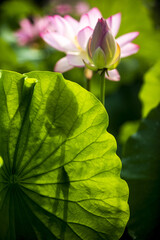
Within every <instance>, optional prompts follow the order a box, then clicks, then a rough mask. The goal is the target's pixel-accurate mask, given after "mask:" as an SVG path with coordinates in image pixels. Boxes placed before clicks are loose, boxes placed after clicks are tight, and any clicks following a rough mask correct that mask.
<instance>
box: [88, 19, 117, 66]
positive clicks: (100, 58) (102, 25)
mask: <svg viewBox="0 0 160 240" xmlns="http://www.w3.org/2000/svg"><path fill="white" fill-rule="evenodd" d="M87 53H88V59H89V64H87V63H85V64H86V66H87V67H88V68H89V69H91V70H100V69H101V70H102V69H114V68H116V67H117V65H118V63H119V60H120V47H119V45H118V44H117V43H116V41H115V38H114V36H113V35H112V33H111V30H110V28H109V27H108V24H107V22H106V20H104V19H103V18H101V19H98V22H97V24H96V26H95V29H94V31H93V34H92V36H91V37H90V38H89V41H88V45H87Z"/></svg>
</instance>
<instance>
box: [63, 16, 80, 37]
mask: <svg viewBox="0 0 160 240" xmlns="http://www.w3.org/2000/svg"><path fill="white" fill-rule="evenodd" d="M64 19H65V20H66V21H67V22H68V23H69V24H70V26H72V28H73V30H74V32H75V33H76V32H77V30H78V21H77V20H76V19H74V18H72V17H71V16H69V15H66V16H64Z"/></svg>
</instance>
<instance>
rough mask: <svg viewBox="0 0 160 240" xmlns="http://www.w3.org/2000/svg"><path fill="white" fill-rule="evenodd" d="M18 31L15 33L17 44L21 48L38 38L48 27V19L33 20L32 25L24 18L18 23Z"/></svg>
mask: <svg viewBox="0 0 160 240" xmlns="http://www.w3.org/2000/svg"><path fill="white" fill-rule="evenodd" d="M20 27H21V28H20V29H19V30H18V31H17V32H15V36H16V37H17V41H18V44H19V45H21V46H23V45H27V44H29V43H32V42H33V41H35V40H36V39H37V38H39V37H40V33H41V32H42V31H43V30H44V29H46V28H48V27H49V19H48V17H43V18H34V19H33V23H32V22H31V21H30V20H29V19H27V18H25V19H23V20H21V22H20Z"/></svg>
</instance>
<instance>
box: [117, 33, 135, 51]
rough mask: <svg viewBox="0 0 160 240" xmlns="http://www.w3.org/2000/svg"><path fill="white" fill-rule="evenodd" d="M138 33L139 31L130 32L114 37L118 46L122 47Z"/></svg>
mask: <svg viewBox="0 0 160 240" xmlns="http://www.w3.org/2000/svg"><path fill="white" fill-rule="evenodd" d="M138 35H139V32H130V33H126V34H124V35H122V36H120V37H119V38H117V39H116V41H117V42H118V44H119V46H120V47H123V46H124V45H126V44H128V43H130V42H132V41H133V40H134V39H135V38H136V37H137V36H138Z"/></svg>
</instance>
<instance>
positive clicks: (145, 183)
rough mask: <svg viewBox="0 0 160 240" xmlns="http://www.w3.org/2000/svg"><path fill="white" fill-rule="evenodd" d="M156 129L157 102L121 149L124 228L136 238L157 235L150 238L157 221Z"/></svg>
mask: <svg viewBox="0 0 160 240" xmlns="http://www.w3.org/2000/svg"><path fill="white" fill-rule="evenodd" d="M159 133H160V105H159V106H158V107H157V108H155V109H153V110H152V111H151V112H150V113H149V115H148V116H147V118H145V119H143V120H142V121H141V124H140V127H139V130H138V132H137V133H136V134H134V135H133V136H131V137H130V138H129V140H128V141H127V143H126V145H125V149H124V157H123V159H122V163H123V169H122V177H123V178H124V179H125V180H126V181H127V183H128V184H129V189H130V196H129V206H130V211H131V216H130V220H129V223H128V229H129V233H130V234H131V235H132V237H133V239H137V240H148V239H156V240H158V239H159V238H160V235H159V236H155V238H154V232H155V230H156V229H158V228H159V225H158V224H159V222H160V221H159V220H160V208H159V203H160V191H159V190H160V174H159V172H160V159H159V157H160V141H159ZM158 232H159V231H158Z"/></svg>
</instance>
